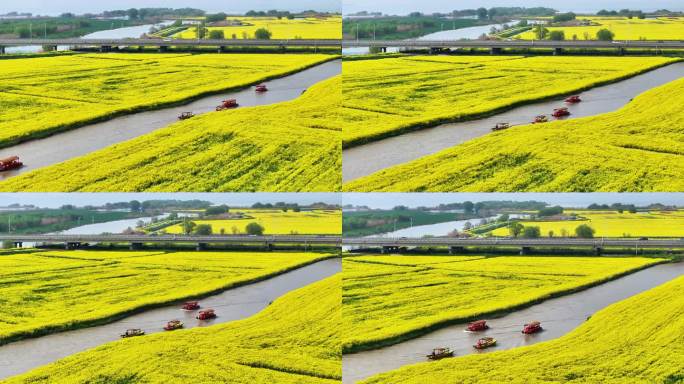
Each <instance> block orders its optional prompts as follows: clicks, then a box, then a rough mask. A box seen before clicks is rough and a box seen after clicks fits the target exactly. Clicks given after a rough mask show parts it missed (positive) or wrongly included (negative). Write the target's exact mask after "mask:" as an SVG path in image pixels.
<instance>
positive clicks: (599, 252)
mask: <svg viewBox="0 0 684 384" xmlns="http://www.w3.org/2000/svg"><path fill="white" fill-rule="evenodd" d="M602 253H603V248H601V247H594V254H596V256H601V254H602Z"/></svg>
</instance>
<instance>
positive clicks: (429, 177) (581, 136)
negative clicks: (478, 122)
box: [344, 79, 684, 192]
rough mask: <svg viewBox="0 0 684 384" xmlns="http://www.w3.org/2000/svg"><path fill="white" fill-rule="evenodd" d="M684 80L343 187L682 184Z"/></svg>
mask: <svg viewBox="0 0 684 384" xmlns="http://www.w3.org/2000/svg"><path fill="white" fill-rule="evenodd" d="M683 97H684V79H679V80H676V81H673V82H671V83H668V84H665V85H663V86H660V87H658V88H654V89H652V90H649V91H648V92H645V93H643V94H641V95H639V96H637V97H636V98H635V99H634V100H633V101H632V102H630V103H629V104H627V105H626V106H625V107H623V108H622V109H620V110H617V111H615V112H611V113H606V114H603V115H598V116H593V117H586V118H579V119H572V120H565V121H553V122H549V123H546V124H533V125H522V126H516V127H512V128H511V129H507V130H505V131H500V132H494V133H491V134H488V135H485V136H483V137H480V138H477V139H474V140H471V141H469V142H466V143H464V144H461V145H458V146H456V147H453V148H449V149H445V150H443V151H440V152H438V153H436V154H433V155H430V156H426V157H423V158H420V159H417V160H414V161H411V162H409V163H406V164H402V165H398V166H395V167H391V168H387V169H385V170H382V171H379V172H377V173H375V174H372V175H369V176H367V177H363V178H360V179H357V180H354V181H352V182H350V183H347V184H345V186H344V189H345V190H347V191H374V192H380V191H392V192H405V191H431V192H437V191H445V192H446V191H449V192H455V191H473V192H474V191H478V192H489V191H497V192H509V191H510V192H523V191H535V192H602V191H610V192H656V191H658V192H673V191H682V190H684V178H682V177H681V175H682V174H683V172H684V156H683V155H684V130H682V128H681V127H683V126H684V111H683V110H682V107H681V103H680V102H679V100H681V99H682V98H683Z"/></svg>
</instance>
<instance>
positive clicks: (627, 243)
mask: <svg viewBox="0 0 684 384" xmlns="http://www.w3.org/2000/svg"><path fill="white" fill-rule="evenodd" d="M342 245H345V246H356V247H361V248H381V249H382V252H383V253H389V252H397V251H399V250H400V249H401V248H404V247H447V248H449V252H450V253H455V252H461V251H463V250H465V248H466V247H489V248H520V253H521V254H525V253H527V252H529V251H530V250H531V249H532V248H567V249H571V248H572V249H576V248H588V249H593V250H594V251H595V252H596V253H597V254H600V253H601V252H602V251H603V250H604V249H606V248H620V249H636V250H639V249H643V248H651V249H653V248H657V249H666V250H674V249H684V239H642V238H639V239H637V238H595V239H578V238H539V239H522V238H509V237H502V238H452V237H430V238H383V237H364V238H344V239H343V240H342Z"/></svg>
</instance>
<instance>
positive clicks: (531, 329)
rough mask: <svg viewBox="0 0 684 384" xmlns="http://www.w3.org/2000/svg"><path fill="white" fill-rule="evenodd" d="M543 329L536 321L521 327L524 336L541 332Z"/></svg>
mask: <svg viewBox="0 0 684 384" xmlns="http://www.w3.org/2000/svg"><path fill="white" fill-rule="evenodd" d="M543 330H544V329H543V328H542V326H541V323H540V322H538V321H531V322H529V323H527V324H525V326H524V327H523V330H522V333H524V334H526V335H531V334H533V333H537V332H541V331H543Z"/></svg>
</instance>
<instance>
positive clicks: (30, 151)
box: [0, 60, 342, 180]
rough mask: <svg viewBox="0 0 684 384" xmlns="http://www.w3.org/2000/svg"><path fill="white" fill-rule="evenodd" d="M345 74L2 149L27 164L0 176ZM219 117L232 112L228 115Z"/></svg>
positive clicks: (296, 80)
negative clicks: (187, 116)
mask: <svg viewBox="0 0 684 384" xmlns="http://www.w3.org/2000/svg"><path fill="white" fill-rule="evenodd" d="M341 72H342V64H341V61H340V60H334V61H328V62H326V63H323V64H319V65H316V66H314V67H311V68H308V69H305V70H302V71H300V72H297V73H294V74H291V75H288V76H284V77H281V78H278V79H274V80H271V81H268V82H267V83H266V84H267V85H268V88H269V91H268V92H265V93H256V92H254V89H253V88H247V89H242V90H238V91H231V92H225V93H221V94H216V95H211V96H206V97H202V98H200V99H197V100H195V101H192V102H189V103H188V104H186V105H182V106H177V107H170V108H164V109H158V110H154V111H147V112H140V113H135V114H131V115H126V116H122V117H118V118H114V119H111V120H107V121H104V122H101V123H95V124H90V125H86V126H84V127H81V128H76V129H73V130H70V131H66V132H62V133H57V134H54V135H52V136H48V137H46V138H43V139H36V140H31V141H27V142H25V143H22V144H18V145H15V146H12V147H8V148H3V149H0V158H3V157H8V156H19V157H20V158H21V160H22V161H23V162H24V167H22V168H20V169H17V170H13V171H8V172H0V180H4V179H7V178H10V177H13V176H16V175H19V174H22V173H25V172H28V171H31V170H34V169H37V168H41V167H45V166H48V165H52V164H56V163H60V162H62V161H65V160H68V159H71V158H74V157H78V156H83V155H85V154H88V153H90V152H93V151H96V150H98V149H102V148H105V147H108V146H110V145H112V144H116V143H120V142H123V141H126V140H130V139H133V138H135V137H138V136H141V135H144V134H146V133H150V132H152V131H155V130H157V129H160V128H163V127H166V126H168V125H169V124H172V123H174V122H176V121H178V115H180V114H181V113H182V112H185V111H192V112H194V113H195V114H202V113H208V112H214V111H215V108H216V106H217V105H219V104H220V103H221V100H225V99H237V101H238V103H240V108H243V107H252V106H258V105H268V104H276V103H282V102H285V101H289V100H293V99H295V98H297V97H299V96H300V95H301V94H302V92H304V91H305V90H306V89H307V88H309V87H311V86H312V85H314V84H316V83H319V82H321V81H323V80H326V79H329V78H331V77H334V76H337V75H338V74H340V73H341ZM221 113H230V111H225V112H221Z"/></svg>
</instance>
